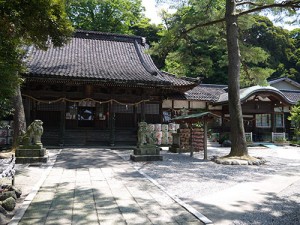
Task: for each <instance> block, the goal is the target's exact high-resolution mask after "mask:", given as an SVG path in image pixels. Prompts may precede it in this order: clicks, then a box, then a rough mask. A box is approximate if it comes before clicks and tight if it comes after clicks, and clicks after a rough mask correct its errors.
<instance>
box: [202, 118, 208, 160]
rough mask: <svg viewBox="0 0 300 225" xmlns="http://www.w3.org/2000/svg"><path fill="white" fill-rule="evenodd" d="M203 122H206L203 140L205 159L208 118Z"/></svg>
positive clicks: (205, 155) (205, 157)
mask: <svg viewBox="0 0 300 225" xmlns="http://www.w3.org/2000/svg"><path fill="white" fill-rule="evenodd" d="M203 124H204V140H203V145H204V159H207V120H206V118H204V121H203Z"/></svg>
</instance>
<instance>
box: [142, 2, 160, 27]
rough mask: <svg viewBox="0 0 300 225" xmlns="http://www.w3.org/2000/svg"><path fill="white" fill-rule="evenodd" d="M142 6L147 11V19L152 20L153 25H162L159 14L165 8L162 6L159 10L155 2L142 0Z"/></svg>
mask: <svg viewBox="0 0 300 225" xmlns="http://www.w3.org/2000/svg"><path fill="white" fill-rule="evenodd" d="M142 5H143V6H144V7H145V9H146V12H145V15H146V17H147V18H149V19H151V22H152V23H155V24H159V23H161V19H160V17H159V16H158V13H159V11H160V10H161V9H162V8H163V7H164V6H160V7H159V8H157V7H156V6H155V5H156V3H155V0H142Z"/></svg>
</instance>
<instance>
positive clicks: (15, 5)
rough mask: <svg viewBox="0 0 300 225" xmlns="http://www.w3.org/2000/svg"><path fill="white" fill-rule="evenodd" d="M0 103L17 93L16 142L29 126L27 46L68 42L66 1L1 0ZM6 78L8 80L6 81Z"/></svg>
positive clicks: (14, 99)
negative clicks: (23, 92) (25, 104)
mask: <svg viewBox="0 0 300 225" xmlns="http://www.w3.org/2000/svg"><path fill="white" fill-rule="evenodd" d="M0 9H1V10H0V26H1V30H0V50H1V51H0V68H1V70H0V77H1V78H4V79H1V83H0V91H1V95H0V96H1V97H0V100H1V102H0V104H5V102H8V99H9V97H11V96H12V95H14V97H13V104H14V142H15V144H16V140H17V138H18V135H19V134H20V132H21V131H22V130H24V129H25V128H26V122H25V113H24V108H23V104H22V97H21V91H20V85H21V81H22V78H21V77H20V75H19V74H20V72H21V71H22V68H23V65H22V63H23V61H24V57H25V56H26V48H27V47H26V46H30V45H35V46H36V47H38V48H41V49H47V48H48V46H49V45H53V46H62V45H63V44H65V43H66V42H67V41H68V40H69V38H70V36H71V34H72V32H73V28H72V26H71V23H70V22H69V20H68V19H67V14H66V13H65V4H64V1H59V0H47V1H44V0H27V1H20V0H9V1H8V0H2V1H0ZM4 81H5V82H4Z"/></svg>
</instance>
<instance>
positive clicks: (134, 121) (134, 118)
mask: <svg viewBox="0 0 300 225" xmlns="http://www.w3.org/2000/svg"><path fill="white" fill-rule="evenodd" d="M137 107H138V106H137V105H133V123H134V128H137V127H138V119H137Z"/></svg>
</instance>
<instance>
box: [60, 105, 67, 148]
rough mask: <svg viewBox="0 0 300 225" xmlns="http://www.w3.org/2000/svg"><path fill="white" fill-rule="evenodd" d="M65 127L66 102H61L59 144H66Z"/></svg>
mask: <svg viewBox="0 0 300 225" xmlns="http://www.w3.org/2000/svg"><path fill="white" fill-rule="evenodd" d="M65 129H66V102H65V101H63V102H62V103H61V110H60V126H59V145H60V146H64V144H65Z"/></svg>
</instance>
